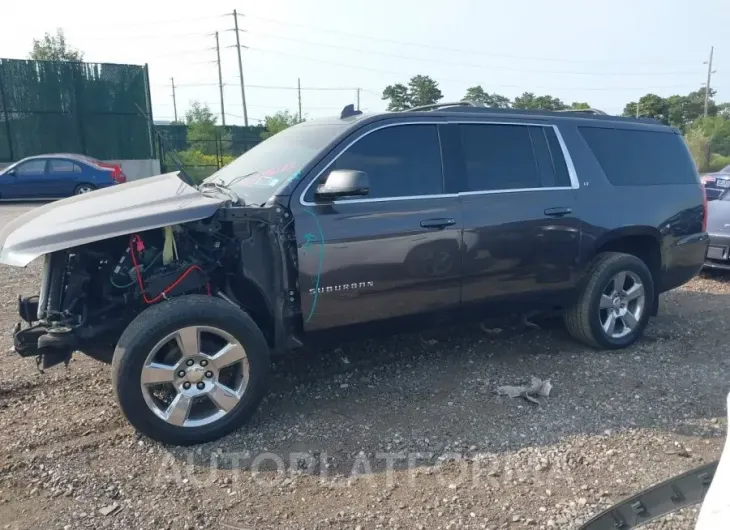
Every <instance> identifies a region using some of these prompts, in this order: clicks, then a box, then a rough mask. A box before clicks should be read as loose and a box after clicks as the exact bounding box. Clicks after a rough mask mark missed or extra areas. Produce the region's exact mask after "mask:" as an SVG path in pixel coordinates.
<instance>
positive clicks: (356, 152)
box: [292, 122, 462, 331]
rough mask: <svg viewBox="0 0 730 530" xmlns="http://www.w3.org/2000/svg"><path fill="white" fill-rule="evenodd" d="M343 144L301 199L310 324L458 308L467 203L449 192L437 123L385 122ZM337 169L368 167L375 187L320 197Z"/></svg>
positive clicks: (297, 213) (303, 286)
mask: <svg viewBox="0 0 730 530" xmlns="http://www.w3.org/2000/svg"><path fill="white" fill-rule="evenodd" d="M344 143H346V147H344V148H339V149H337V150H335V151H334V154H333V155H331V156H330V157H329V158H328V159H326V160H325V161H323V162H322V163H321V164H320V165H319V166H318V167H317V168H315V169H314V172H315V174H316V175H317V178H315V179H313V180H311V181H310V182H309V185H308V186H306V190H305V191H304V192H303V193H302V194H301V196H300V197H298V198H297V199H296V200H293V201H292V203H293V205H292V211H293V213H294V217H295V223H296V232H297V243H298V247H299V269H300V270H299V273H300V278H299V279H300V290H301V293H302V297H301V305H302V311H303V316H304V321H305V329H306V330H307V331H311V330H318V329H325V328H334V327H339V326H346V325H351V324H359V323H364V322H370V321H375V320H380V319H389V318H396V317H403V316H410V315H416V314H420V313H429V312H432V311H439V310H446V309H452V308H455V307H457V306H458V305H459V304H460V283H461V256H460V246H461V231H462V220H461V207H460V205H459V199H458V196H457V194H456V193H451V194H448V193H446V188H445V184H444V176H445V175H444V172H443V165H442V157H441V147H440V141H439V126H438V124H437V123H436V122H429V123H412V124H402V123H389V124H387V125H384V124H382V122H379V124H378V125H371V126H370V127H369V128H368V129H366V130H364V131H363V130H361V131H358V132H357V133H355V138H354V139H353V138H352V137H350V138H348V140H346V141H345V142H344ZM334 169H350V170H358V171H364V172H365V173H367V175H368V178H369V185H370V189H369V194H368V195H367V196H366V197H354V198H345V199H337V200H334V201H323V200H318V199H317V198H316V196H315V190H316V188H317V185H319V184H320V183H322V182H324V180H325V179H326V177H327V175H328V174H329V172H330V171H332V170H334Z"/></svg>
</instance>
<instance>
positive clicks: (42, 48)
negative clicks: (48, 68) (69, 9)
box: [28, 28, 84, 61]
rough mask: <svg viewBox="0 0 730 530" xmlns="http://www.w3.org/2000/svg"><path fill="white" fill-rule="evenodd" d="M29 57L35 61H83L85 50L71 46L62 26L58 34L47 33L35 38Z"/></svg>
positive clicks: (57, 31) (57, 30)
mask: <svg viewBox="0 0 730 530" xmlns="http://www.w3.org/2000/svg"><path fill="white" fill-rule="evenodd" d="M28 57H29V58H30V59H32V60H34V61H83V60H84V54H83V52H81V51H79V50H77V49H75V48H72V47H70V46H69V45H68V44H67V43H66V36H65V35H64V33H63V30H62V29H61V28H58V29H56V34H55V35H51V34H50V33H48V32H46V34H45V35H44V36H43V38H41V39H33V49H32V50H31V52H30V53H29V54H28Z"/></svg>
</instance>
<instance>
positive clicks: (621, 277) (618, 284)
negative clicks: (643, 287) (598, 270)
mask: <svg viewBox="0 0 730 530" xmlns="http://www.w3.org/2000/svg"><path fill="white" fill-rule="evenodd" d="M625 283H626V272H624V271H621V272H619V273H618V274H617V275H616V276H614V277H613V290H614V291H616V292H618V293H620V292H623V290H624V284H625Z"/></svg>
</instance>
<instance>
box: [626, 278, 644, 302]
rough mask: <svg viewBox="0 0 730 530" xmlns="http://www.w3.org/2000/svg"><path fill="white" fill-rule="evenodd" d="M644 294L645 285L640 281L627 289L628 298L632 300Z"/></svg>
mask: <svg viewBox="0 0 730 530" xmlns="http://www.w3.org/2000/svg"><path fill="white" fill-rule="evenodd" d="M641 296H644V286H643V285H642V284H640V283H638V282H635V283H634V285H632V286H631V287H630V288H629V289H628V290H627V291H626V299H627V300H628V301H629V302H630V301H632V300H636V299H637V298H639V297H641Z"/></svg>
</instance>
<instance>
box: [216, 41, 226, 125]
mask: <svg viewBox="0 0 730 530" xmlns="http://www.w3.org/2000/svg"><path fill="white" fill-rule="evenodd" d="M215 53H216V55H217V57H218V86H219V87H220V90H221V123H222V124H223V127H225V126H226V107H225V105H224V104H223V72H221V46H220V43H219V42H218V32H217V31H216V32H215Z"/></svg>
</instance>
